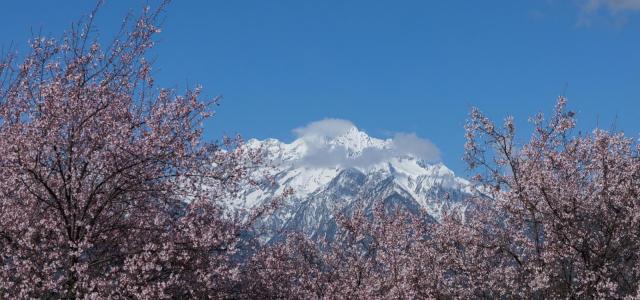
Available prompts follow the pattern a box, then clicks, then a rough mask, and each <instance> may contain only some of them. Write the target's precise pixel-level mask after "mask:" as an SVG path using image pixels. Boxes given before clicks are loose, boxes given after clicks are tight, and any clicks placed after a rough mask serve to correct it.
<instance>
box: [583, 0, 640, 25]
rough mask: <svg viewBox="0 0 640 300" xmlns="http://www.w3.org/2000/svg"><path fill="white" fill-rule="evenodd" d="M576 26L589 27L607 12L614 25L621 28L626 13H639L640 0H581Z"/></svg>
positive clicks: (625, 18)
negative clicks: (595, 19)
mask: <svg viewBox="0 0 640 300" xmlns="http://www.w3.org/2000/svg"><path fill="white" fill-rule="evenodd" d="M578 3H580V16H579V18H578V22H577V24H576V25H577V26H589V25H591V23H592V20H593V19H594V18H597V16H598V15H599V14H601V12H607V13H608V16H607V17H608V18H611V20H612V21H613V24H614V25H617V26H621V25H623V24H624V23H625V22H626V20H627V16H626V15H627V13H629V12H635V11H640V0H581V1H579V2H578Z"/></svg>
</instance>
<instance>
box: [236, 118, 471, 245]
mask: <svg viewBox="0 0 640 300" xmlns="http://www.w3.org/2000/svg"><path fill="white" fill-rule="evenodd" d="M246 145H247V146H248V147H250V148H253V149H258V148H259V149H262V152H263V153H264V155H265V156H266V159H267V161H269V162H271V164H270V166H268V167H265V168H264V169H263V170H261V171H263V172H266V173H269V174H270V175H271V176H272V178H273V179H274V180H273V183H271V184H263V185H260V186H254V187H251V188H248V189H246V190H244V191H242V193H241V195H240V197H239V198H238V199H237V200H235V201H234V203H233V205H234V206H236V207H238V208H251V207H254V206H256V205H259V204H261V203H264V202H265V201H268V200H270V199H271V198H272V197H274V196H277V195H279V194H281V193H282V192H284V191H285V190H286V189H288V188H291V189H292V190H293V195H292V196H290V197H288V198H287V200H286V201H285V203H283V204H282V205H281V207H280V208H278V209H277V210H276V211H275V213H273V214H270V215H269V216H267V217H266V218H265V219H263V220H262V221H261V224H262V225H265V226H266V228H268V229H269V230H270V232H271V234H269V235H268V236H267V237H266V239H272V238H277V237H278V235H279V234H280V233H282V232H285V231H292V230H296V231H303V232H304V233H305V234H307V235H308V236H309V237H311V238H313V239H316V238H320V237H327V236H332V234H333V233H334V232H335V228H336V224H335V221H334V213H335V212H336V211H338V210H349V209H352V208H353V207H355V206H356V205H359V206H363V207H365V208H367V207H371V206H372V205H373V204H374V203H375V202H376V201H384V204H385V205H401V206H403V207H405V208H408V209H411V210H420V209H424V210H426V211H427V212H428V213H429V214H430V215H431V216H432V217H433V218H435V219H437V218H438V217H439V215H440V212H441V210H442V209H443V207H445V206H447V205H461V204H462V200H463V199H464V198H465V197H466V196H468V195H469V194H471V193H472V188H471V186H470V185H469V182H467V181H466V180H464V179H462V178H459V177H456V176H455V174H454V173H453V172H452V171H451V170H450V169H448V168H447V167H446V166H444V165H443V164H441V163H430V162H429V161H428V159H429V158H428V156H429V155H425V154H428V153H429V151H430V148H429V147H432V148H433V149H435V147H434V146H432V145H430V144H426V143H425V142H424V141H423V140H420V139H418V138H417V137H415V135H401V136H395V137H394V138H390V139H377V138H373V137H370V136H368V135H367V134H366V133H365V132H363V131H360V130H358V129H357V128H356V127H355V126H347V128H343V130H338V131H337V132H331V133H329V134H327V133H325V132H321V134H317V133H305V134H300V137H299V138H298V139H297V140H295V141H293V142H291V143H284V142H281V141H278V140H275V139H267V140H256V139H252V140H249V141H248V142H247V144H246ZM435 151H437V149H436V150H435ZM426 156H427V157H426Z"/></svg>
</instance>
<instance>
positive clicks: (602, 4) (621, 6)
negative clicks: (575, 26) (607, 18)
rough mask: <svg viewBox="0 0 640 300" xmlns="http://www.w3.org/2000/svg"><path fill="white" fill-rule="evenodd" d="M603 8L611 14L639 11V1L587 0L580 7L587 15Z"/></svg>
mask: <svg viewBox="0 0 640 300" xmlns="http://www.w3.org/2000/svg"><path fill="white" fill-rule="evenodd" d="M603 8H606V9H608V10H609V11H611V12H613V13H617V12H622V11H631V10H640V0H587V1H584V4H583V5H582V9H583V10H584V11H585V12H587V13H593V12H596V11H598V10H600V9H603Z"/></svg>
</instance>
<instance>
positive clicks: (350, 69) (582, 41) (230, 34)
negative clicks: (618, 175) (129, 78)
mask: <svg viewBox="0 0 640 300" xmlns="http://www.w3.org/2000/svg"><path fill="white" fill-rule="evenodd" d="M151 3H153V1H152V2H151ZM141 4H142V1H140V2H137V1H107V2H106V5H105V7H104V8H103V10H102V11H101V12H100V14H99V16H98V22H97V24H98V28H99V29H100V30H101V32H102V34H103V35H105V36H108V34H109V32H112V31H113V30H115V29H116V28H117V27H118V25H119V22H120V20H121V19H122V17H123V14H124V13H125V12H126V11H128V10H129V9H134V10H136V11H137V10H138V9H139V8H140V7H141V6H142V5H141ZM92 6H93V2H92V1H80V0H72V1H71V0H70V1H11V2H5V3H3V4H2V7H1V9H0V37H1V38H0V45H2V46H4V48H5V49H6V47H7V46H9V45H10V44H11V43H12V42H13V44H14V45H16V46H17V48H18V49H23V46H24V45H25V42H26V40H27V39H28V38H29V37H30V36H31V32H32V31H36V32H37V31H40V30H42V32H43V33H46V34H53V35H55V36H58V35H59V34H60V33H61V32H62V31H63V30H65V29H66V28H68V26H69V25H70V23H71V21H73V20H77V19H78V18H79V17H80V16H81V15H83V14H84V13H86V12H88V11H89V9H90V8H91V7H92ZM153 55H154V56H155V57H156V58H157V60H156V65H155V68H156V70H157V79H158V80H157V81H158V83H159V84H160V85H162V86H170V87H177V88H184V87H185V86H186V85H187V84H190V85H194V84H196V83H199V84H202V85H203V86H204V91H205V94H207V95H209V96H215V95H223V96H224V100H223V102H222V105H221V106H220V107H219V108H218V109H217V115H216V117H215V118H214V119H213V120H212V121H210V122H209V123H208V124H207V125H206V126H207V136H208V138H216V137H219V136H221V135H222V134H234V133H241V134H242V135H243V136H245V137H249V138H250V137H257V138H267V137H274V138H278V139H282V140H285V141H290V140H292V139H293V138H294V134H293V133H292V129H294V128H298V127H301V126H304V125H305V124H308V123H309V122H312V121H317V120H321V119H324V118H340V119H345V120H350V121H351V122H353V123H354V124H356V125H357V126H358V127H360V128H361V129H363V130H365V131H366V132H367V133H369V134H370V135H372V136H376V137H391V136H393V135H394V134H395V133H398V132H405V133H415V134H416V135H418V136H420V137H423V138H427V139H429V140H431V141H432V142H433V143H434V144H435V145H436V146H437V147H438V148H439V149H440V151H441V153H442V160H443V162H444V163H445V164H446V165H448V166H450V167H451V168H452V169H453V170H454V171H456V172H457V173H459V174H461V175H466V174H467V173H466V172H465V165H464V163H463V162H462V161H461V156H462V153H463V144H464V137H463V134H464V129H463V125H464V122H465V118H466V116H467V113H468V111H469V108H470V107H471V106H478V107H480V108H481V110H483V111H484V112H486V113H487V114H488V115H490V116H491V117H494V118H498V119H501V118H502V117H504V116H506V115H508V114H510V115H513V116H514V117H515V118H516V119H517V120H519V122H518V123H517V124H518V126H519V127H521V128H523V130H524V129H526V128H527V126H528V125H527V122H526V119H527V117H528V116H530V115H532V114H534V113H536V112H539V111H544V112H549V111H550V110H551V109H552V107H553V104H554V102H555V99H556V97H557V96H558V95H560V94H565V95H566V96H567V97H568V99H569V105H570V107H571V108H572V109H574V110H576V111H577V112H578V121H579V123H580V126H581V127H582V128H585V129H589V128H592V127H594V126H596V125H598V124H599V125H600V126H601V127H607V128H608V127H610V126H611V124H613V123H615V125H616V128H617V129H619V130H624V131H625V132H626V133H627V134H630V135H632V136H634V137H637V136H638V133H639V132H640V130H639V128H640V126H639V125H640V118H639V116H640V113H639V110H640V0H584V1H583V0H564V1H561V0H556V1H552V0H547V1H542V0H538V1H513V0H510V1H456V0H451V1H385V0H381V1H338V0H336V1H243V0H238V1H175V2H174V3H172V4H171V5H170V6H169V9H168V11H167V13H166V20H165V22H164V28H163V32H162V33H161V34H160V36H159V43H158V46H157V48H156V49H155V50H154V53H153ZM526 136H527V134H526V133H525V135H524V137H523V138H526Z"/></svg>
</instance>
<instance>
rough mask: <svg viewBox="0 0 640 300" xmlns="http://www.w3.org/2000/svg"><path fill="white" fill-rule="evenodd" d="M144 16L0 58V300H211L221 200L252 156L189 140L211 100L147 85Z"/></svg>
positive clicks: (221, 292) (230, 219) (227, 218)
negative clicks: (107, 37) (111, 30)
mask: <svg viewBox="0 0 640 300" xmlns="http://www.w3.org/2000/svg"><path fill="white" fill-rule="evenodd" d="M165 5H166V2H165V3H163V4H162V5H161V6H160V7H159V8H158V9H155V10H150V9H145V10H144V11H143V13H142V14H141V15H139V16H138V17H133V16H129V17H127V19H126V21H125V22H124V24H123V26H122V28H121V30H120V32H119V34H118V35H117V36H116V38H115V39H114V40H113V42H111V43H110V44H108V46H103V44H101V43H100V41H99V39H98V38H97V37H96V36H95V34H94V33H95V31H94V30H93V26H92V23H93V20H94V15H95V13H96V11H97V9H96V11H94V12H93V13H92V14H91V15H89V17H88V18H87V19H86V20H85V21H82V22H80V23H78V24H76V25H75V26H74V27H73V28H72V29H71V30H70V31H69V32H67V33H66V34H65V35H64V36H63V37H62V38H60V39H52V38H45V37H34V38H33V39H32V40H31V42H30V51H29V53H28V54H26V55H23V56H18V55H16V54H9V55H7V56H5V57H4V58H3V60H2V61H0V84H1V85H0V295H1V296H0V297H2V298H68V299H75V298H147V299H149V298H170V297H172V298H205V297H211V298H221V297H225V295H230V293H232V292H233V291H232V290H230V288H231V287H232V286H234V285H235V284H237V283H235V281H237V279H238V278H237V274H238V267H237V262H235V261H234V259H233V257H234V254H235V253H236V252H237V246H238V240H239V236H240V235H241V234H242V233H243V231H245V230H247V229H248V228H249V227H250V224H251V222H252V220H255V219H256V218H257V217H258V216H259V215H260V214H261V213H263V212H264V211H265V209H266V208H264V209H262V208H261V209H257V210H256V211H254V212H250V213H248V215H247V214H245V215H242V216H240V215H239V214H231V213H229V212H228V211H227V210H226V209H225V206H224V203H223V200H224V199H227V198H229V197H232V196H233V193H234V192H235V191H236V190H238V188H239V187H241V186H242V185H244V184H250V182H249V177H248V176H247V175H248V172H249V170H250V168H252V167H253V166H254V165H255V164H256V163H259V158H260V155H258V154H257V153H255V151H252V150H248V149H246V148H244V147H242V141H241V140H240V139H235V138H234V139H225V140H224V142H222V143H216V144H211V143H205V142H203V141H202V140H201V134H202V122H203V121H204V120H205V119H207V118H208V117H209V116H210V115H211V105H212V104H215V103H216V101H217V99H212V100H207V101H202V100H201V97H200V89H199V88H195V89H190V90H188V91H186V93H185V94H184V95H178V94H176V92H174V91H173V90H170V89H162V88H157V87H156V86H155V85H154V81H153V76H152V74H151V72H152V66H151V64H150V63H149V61H148V60H147V59H146V56H147V55H146V53H147V51H148V50H149V49H150V48H151V47H152V46H153V44H154V42H153V39H154V36H155V35H156V34H157V33H158V32H160V30H159V28H158V27H157V23H158V18H159V16H160V14H161V13H162V11H163V8H164V7H165Z"/></svg>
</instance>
